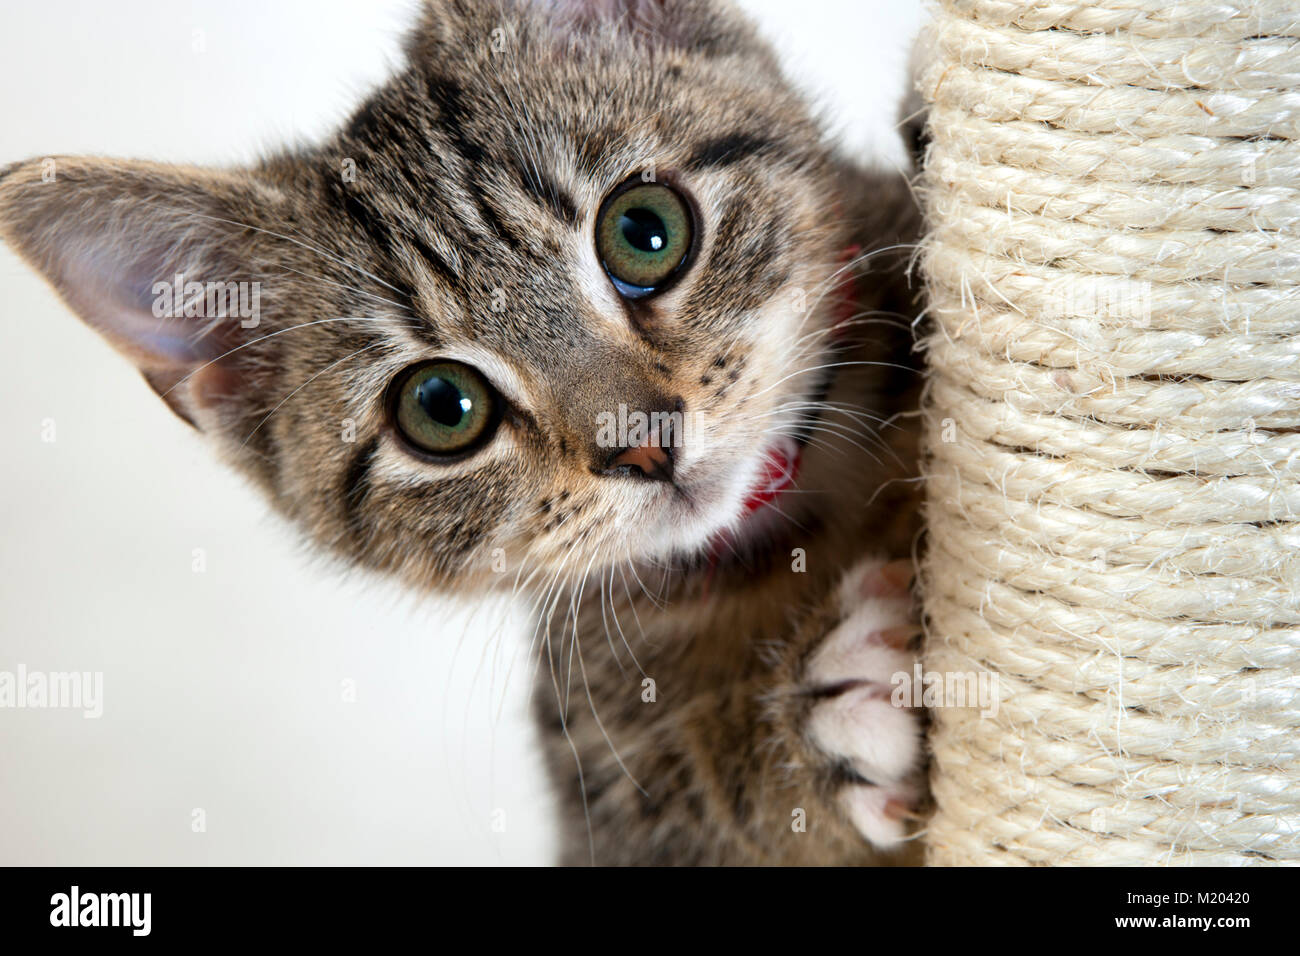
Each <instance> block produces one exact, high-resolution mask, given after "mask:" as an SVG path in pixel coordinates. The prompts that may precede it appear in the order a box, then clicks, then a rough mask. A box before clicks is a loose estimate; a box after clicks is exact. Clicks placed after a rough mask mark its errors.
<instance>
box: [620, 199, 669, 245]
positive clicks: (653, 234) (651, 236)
mask: <svg viewBox="0 0 1300 956" xmlns="http://www.w3.org/2000/svg"><path fill="white" fill-rule="evenodd" d="M618 227H619V229H620V230H621V231H622V233H623V238H624V239H626V240H627V243H628V245H630V246H631V247H632V248H633V249H639V250H641V251H642V252H662V251H663V248H664V246H666V245H668V227H667V226H665V225H664V221H663V220H662V219H660V218H659V217H658V216H657V215H655V214H654V213H653V212H651V211H650V210H649V209H643V208H641V207H639V206H638V207H636V208H634V209H629V210H627V211H626V212H624V213H623V215H622V216H621V217H619V220H618Z"/></svg>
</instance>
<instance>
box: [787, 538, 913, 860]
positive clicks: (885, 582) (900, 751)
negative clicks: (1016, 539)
mask: <svg viewBox="0 0 1300 956" xmlns="http://www.w3.org/2000/svg"><path fill="white" fill-rule="evenodd" d="M911 577H912V567H911V562H910V561H897V562H892V563H886V562H883V561H877V560H867V561H862V562H859V563H858V564H857V565H856V566H855V567H854V568H853V569H852V570H851V571H850V572H849V573H848V574H847V575H845V577H844V580H843V581H842V583H841V585H840V589H839V595H838V599H839V602H840V609H841V612H842V614H843V618H842V620H841V623H840V624H839V625H838V626H837V627H836V628H835V629H834V630H832V631H831V632H830V633H829V634H828V635H827V636H826V638H825V640H824V641H823V642H822V644H821V645H820V646H819V647H818V648H817V649H816V650H815V651H814V652H813V653H812V654H811V656H810V657H809V658H808V660H807V663H806V665H805V668H804V673H803V678H804V681H805V682H806V683H807V685H808V687H809V690H810V692H811V693H812V694H813V696H814V697H815V698H816V699H817V701H818V703H817V704H816V705H815V706H814V707H813V708H812V711H811V713H810V714H809V717H808V722H807V726H806V733H807V735H808V737H809V738H810V740H811V742H812V743H813V745H814V746H815V747H816V748H817V749H818V750H820V751H821V752H822V753H824V754H825V755H826V756H827V757H828V758H830V759H831V760H832V761H834V762H836V763H837V764H839V765H842V766H843V767H844V768H845V769H846V770H847V771H848V773H847V774H846V776H847V777H848V778H849V779H848V782H846V783H845V784H844V785H843V787H842V789H841V790H840V792H839V794H838V797H837V800H838V803H839V805H840V808H841V809H842V810H843V811H844V813H845V815H846V816H847V817H848V818H849V820H850V821H852V823H853V825H854V826H855V827H856V828H857V830H858V832H860V833H861V834H862V835H863V836H864V837H866V839H867V840H868V841H870V842H871V843H872V844H874V845H875V846H877V847H880V848H882V849H885V848H889V847H893V846H896V845H897V844H898V843H899V842H900V841H902V840H903V838H904V837H905V836H906V835H907V826H908V821H909V819H911V818H912V817H913V816H914V814H915V809H916V806H917V803H918V802H919V800H920V797H921V793H922V784H921V781H920V771H921V753H922V725H921V718H922V713H921V711H920V710H917V709H911V708H909V707H905V706H901V704H902V703H904V702H908V703H910V696H909V697H907V698H904V697H903V694H902V691H901V690H900V688H902V687H908V686H910V682H911V681H912V677H913V665H914V662H915V656H914V654H913V653H912V652H911V651H910V650H909V649H908V648H909V647H910V645H911V642H912V640H913V639H914V638H915V637H916V636H917V635H918V634H919V633H920V628H919V626H918V624H917V621H916V619H915V617H914V615H913V603H912V598H911V595H910V593H909V585H910V582H911Z"/></svg>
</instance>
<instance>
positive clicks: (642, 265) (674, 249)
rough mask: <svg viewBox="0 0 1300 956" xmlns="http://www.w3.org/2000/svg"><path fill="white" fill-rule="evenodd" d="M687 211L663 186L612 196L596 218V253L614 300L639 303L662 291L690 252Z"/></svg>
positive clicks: (636, 186) (635, 186)
mask: <svg viewBox="0 0 1300 956" xmlns="http://www.w3.org/2000/svg"><path fill="white" fill-rule="evenodd" d="M691 219H692V217H691V210H690V207H689V206H688V205H687V204H686V200H684V199H683V198H682V197H681V196H679V195H678V194H677V192H676V191H675V190H673V189H671V188H670V187H668V186H665V185H663V184H662V183H641V182H639V181H637V180H633V181H632V183H631V184H630V185H627V186H624V187H622V188H620V189H617V190H615V191H614V192H613V193H611V194H610V196H609V198H608V199H606V200H605V202H604V203H603V204H602V205H601V207H600V213H599V215H597V217H596V252H597V254H598V255H599V256H600V264H601V266H602V267H603V268H604V269H605V274H606V275H608V276H609V278H610V281H611V282H613V283H614V288H616V289H618V291H619V294H620V295H622V296H623V297H624V298H628V299H643V298H645V297H646V296H650V295H654V294H655V293H656V292H661V291H663V289H664V288H666V287H667V286H668V284H669V283H670V281H671V280H672V279H673V278H674V276H675V275H676V274H677V272H678V270H680V269H681V267H682V265H683V263H684V262H685V261H686V258H687V255H688V253H689V252H690V250H691V243H692V241H693V239H694V226H693V224H692V221H691Z"/></svg>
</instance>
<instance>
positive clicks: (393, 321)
mask: <svg viewBox="0 0 1300 956" xmlns="http://www.w3.org/2000/svg"><path fill="white" fill-rule="evenodd" d="M407 52H408V65H407V66H406V67H405V68H404V69H403V70H402V71H401V72H400V73H399V74H398V75H397V76H396V77H395V78H393V79H392V80H391V81H390V82H388V83H387V85H385V86H384V87H383V88H381V89H380V90H378V91H377V92H376V93H375V94H374V95H373V96H372V97H371V98H370V99H369V100H368V101H367V102H366V103H365V104H363V105H362V107H361V108H360V109H359V110H358V111H357V112H356V114H355V116H354V117H353V118H352V119H351V121H350V122H349V123H348V124H347V125H346V127H345V128H344V129H343V130H342V131H341V132H340V133H339V134H338V135H337V136H335V137H334V138H333V139H332V140H330V141H329V142H327V143H325V144H323V145H321V146H318V147H315V148H311V149H308V150H305V151H296V152H289V153H285V154H283V155H278V156H274V157H272V158H270V159H268V160H266V161H265V162H262V163H260V164H258V165H256V166H253V167H251V168H247V169H236V170H201V169H194V168H182V167H174V166H162V165H156V164H149V163H136V162H117V161H109V160H100V159H76V158H67V159H56V160H54V161H48V160H47V161H44V162H41V161H34V162H31V163H27V164H20V165H17V166H13V167H9V168H8V169H7V170H5V171H4V173H3V179H0V233H2V234H3V235H4V237H5V238H6V239H7V240H8V241H9V242H10V243H11V244H12V246H13V247H14V248H15V249H16V250H17V251H18V252H19V253H20V254H22V255H23V256H24V257H25V258H27V259H28V260H29V261H30V262H31V263H33V264H34V265H35V266H36V267H37V268H38V269H40V270H41V271H43V272H44V273H45V274H46V276H47V277H48V278H49V279H50V281H51V282H52V283H53V284H54V286H55V287H56V288H57V289H58V290H59V292H60V293H61V294H62V295H63V297H64V298H65V299H66V300H67V302H68V303H69V304H70V305H71V306H72V308H73V309H75V310H76V311H77V312H78V313H79V314H80V315H81V316H82V317H83V318H85V319H86V320H87V321H88V322H89V323H90V324H91V325H92V326H94V327H95V328H96V329H97V330H99V331H100V332H101V333H103V334H104V335H105V336H106V337H107V338H108V339H109V340H110V341H111V342H112V343H113V344H114V345H115V346H117V347H118V348H119V349H120V350H121V351H123V352H124V353H125V354H127V355H128V356H130V357H131V358H132V359H133V360H134V361H135V362H136V363H137V364H138V366H139V367H140V369H141V370H142V371H143V373H144V375H145V377H146V379H147V380H148V381H149V383H150V384H151V385H152V386H153V387H154V388H155V390H157V391H158V392H159V393H160V394H162V395H163V397H164V398H165V399H166V400H167V402H168V403H169V404H170V405H171V406H172V407H173V408H174V409H175V410H176V411H178V412H179V413H180V414H181V415H182V416H184V417H186V418H187V419H189V420H190V421H191V422H192V423H194V424H195V425H196V426H197V427H198V428H200V429H201V430H202V431H204V432H205V433H208V434H209V435H210V436H211V437H212V438H213V439H214V440H215V441H216V442H217V443H218V444H219V445H220V446H221V447H222V448H223V449H224V451H225V453H226V456H227V457H228V458H229V459H230V460H231V461H232V462H233V463H234V464H235V465H236V466H237V467H239V468H241V469H242V470H244V471H245V472H247V473H248V474H249V475H251V476H252V477H253V478H255V479H256V480H257V481H258V482H259V483H260V484H261V485H262V486H264V487H265V489H266V490H267V491H268V493H269V494H270V495H271V497H272V499H273V500H274V501H275V502H276V504H277V505H278V506H279V507H280V508H281V509H282V510H283V511H284V512H286V513H287V514H288V515H289V516H290V517H291V518H293V519H294V520H295V521H296V522H298V523H299V524H300V525H302V526H303V527H304V528H305V529H307V530H308V531H309V532H310V533H311V534H312V535H313V536H314V537H315V538H317V539H318V540H319V541H321V542H323V543H324V544H326V545H327V546H329V547H331V548H332V549H334V550H335V551H336V552H337V553H341V554H343V555H345V556H347V557H350V558H353V559H355V560H357V561H359V562H360V563H362V564H365V565H368V566H371V567H377V568H381V569H385V570H389V571H392V572H396V573H399V574H401V575H403V576H405V577H406V578H407V579H409V580H411V581H413V582H415V583H417V584H419V585H423V586H447V585H449V584H456V583H461V584H465V585H469V584H471V583H473V582H474V581H475V580H480V581H481V580H483V579H489V580H490V579H491V578H492V571H493V570H497V571H499V570H501V569H502V567H505V568H507V569H509V570H510V571H511V572H512V573H511V574H510V575H507V576H504V577H505V578H506V579H509V580H513V578H514V574H513V571H514V570H515V569H517V568H525V569H529V570H532V569H537V570H538V571H539V572H540V573H541V574H542V575H543V576H545V575H547V574H548V573H549V572H551V571H557V570H564V569H567V570H570V571H572V570H575V569H576V570H578V571H582V570H588V569H589V570H593V571H594V570H597V569H599V568H601V567H604V566H606V565H608V564H610V563H613V562H617V561H622V560H624V559H627V558H633V559H663V558H667V557H669V556H671V555H674V554H677V555H680V554H683V553H686V554H690V553H699V552H700V551H701V550H702V549H704V548H706V547H707V546H708V544H709V542H710V541H711V540H714V539H715V538H716V536H718V535H719V534H720V533H721V532H724V531H725V530H726V529H728V528H731V527H733V526H735V525H736V523H737V522H738V521H740V519H741V517H742V515H743V513H744V512H745V510H746V507H747V501H752V499H753V497H754V494H755V491H756V486H759V485H761V484H762V482H763V481H764V480H765V476H768V477H770V475H769V474H768V473H769V472H770V471H771V469H772V468H773V466H774V463H776V464H780V463H782V462H786V461H788V460H789V458H790V453H789V451H788V449H787V444H788V442H789V438H788V435H789V434H790V432H791V431H792V430H793V429H794V427H795V423H796V422H797V419H798V406H799V403H800V402H801V401H804V400H806V399H807V398H808V397H809V396H810V395H811V394H812V393H813V391H814V389H815V388H816V387H817V385H818V384H819V383H818V381H817V379H818V375H817V374H816V373H813V372H808V373H805V372H803V371H802V370H804V369H807V368H811V367H815V366H818V365H822V364H824V355H825V353H824V351H823V350H824V349H825V348H826V345H827V339H828V336H827V335H825V334H824V333H825V331H826V329H827V327H828V326H829V324H830V317H829V309H828V308H827V307H826V306H825V305H823V304H819V302H820V301H821V300H820V296H821V295H822V294H823V293H826V292H828V291H830V287H831V286H832V285H833V284H834V280H833V273H834V272H835V269H836V266H837V265H838V264H839V261H840V255H841V247H842V246H843V245H844V243H845V241H846V240H845V233H844V232H843V226H842V225H840V223H841V221H842V216H841V214H840V210H839V208H838V198H837V196H836V194H835V188H836V185H835V184H836V177H835V173H834V169H835V164H834V162H833V160H832V158H831V156H830V154H829V152H828V151H827V148H826V147H825V146H823V145H822V137H821V132H820V130H819V129H818V127H817V125H816V124H815V123H814V122H813V120H812V118H811V117H810V115H809V113H808V111H807V109H806V107H805V105H804V104H803V102H802V101H801V100H800V98H799V97H798V96H797V95H796V94H795V93H794V92H793V91H792V90H791V88H790V87H789V86H787V84H786V83H785V81H784V80H783V79H782V77H781V75H780V73H779V70H778V68H777V67H776V65H775V62H774V59H773V57H772V55H771V53H770V52H769V51H768V49H767V48H766V47H765V46H764V45H763V44H762V43H761V42H760V41H759V40H758V39H757V37H756V36H755V34H754V32H753V31H752V29H751V27H750V26H749V24H748V23H747V22H746V21H745V20H744V19H743V18H742V17H741V16H740V15H739V14H738V13H737V12H736V11H735V10H734V9H732V8H731V7H730V6H729V5H726V4H724V3H722V2H717V0H550V2H545V0H481V2H471V0H433V2H430V3H429V4H428V7H427V9H426V11H425V14H424V17H423V21H422V23H421V25H420V26H419V28H418V29H417V30H416V31H415V32H414V34H413V35H412V36H411V38H410V40H409V42H408V46H407ZM637 413H641V415H638V414H637ZM655 413H659V417H658V418H657V419H656V418H654V417H653V416H654V414H655ZM643 425H644V426H647V427H640V426H643ZM655 425H658V426H659V427H658V428H657V429H656V428H655V427H654V426H655ZM656 440H658V441H659V442H660V445H661V446H663V445H667V446H669V447H656V446H655V442H656ZM498 549H499V550H498ZM501 579H502V576H498V577H497V580H501Z"/></svg>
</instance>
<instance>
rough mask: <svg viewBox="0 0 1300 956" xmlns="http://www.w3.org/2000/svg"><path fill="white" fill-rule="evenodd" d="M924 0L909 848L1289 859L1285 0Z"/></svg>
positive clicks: (1293, 451) (1298, 245) (1146, 859)
mask: <svg viewBox="0 0 1300 956" xmlns="http://www.w3.org/2000/svg"><path fill="white" fill-rule="evenodd" d="M934 12H935V20H934V23H933V25H932V27H931V28H930V30H929V34H928V41H929V42H928V44H927V46H928V51H929V53H928V59H927V62H926V66H925V69H924V70H923V73H922V78H921V84H920V85H921V89H922V92H923V94H924V95H925V97H926V98H927V100H928V101H929V103H930V104H931V114H930V132H931V135H932V146H931V150H930V153H929V157H928V161H927V165H926V171H925V174H924V178H923V195H924V198H925V201H926V207H927V214H928V219H929V228H930V234H929V237H928V239H927V241H926V245H925V249H924V257H923V264H924V269H925V273H926V277H927V281H928V283H929V294H930V300H931V315H932V318H933V326H932V331H931V334H930V336H929V339H928V341H927V348H928V355H929V362H930V380H929V385H928V392H927V398H926V406H925V408H926V412H925V414H926V432H927V436H926V442H927V454H928V463H927V472H928V501H927V505H926V508H927V522H928V529H929V535H928V556H927V558H926V561H925V564H924V567H923V571H922V584H923V588H924V594H925V601H926V612H927V622H928V624H927V634H928V637H927V642H928V643H927V652H926V658H925V667H926V670H927V672H929V673H930V674H937V675H939V676H940V678H941V679H943V680H944V681H946V684H947V686H948V687H949V688H951V687H952V686H953V682H954V681H956V680H959V679H960V678H959V677H958V676H957V675H978V674H980V673H981V672H983V673H986V674H994V675H996V696H997V701H996V704H997V706H996V713H991V712H990V711H991V710H992V708H990V707H988V706H985V709H984V712H983V713H984V716H981V711H980V710H979V709H977V708H969V707H966V708H961V707H945V706H940V707H936V708H935V709H934V710H933V717H934V724H933V728H932V731H931V745H932V749H933V770H932V783H933V789H934V796H935V801H936V807H937V809H936V815H935V817H934V820H933V822H932V825H931V826H930V828H929V831H928V835H927V838H926V839H927V845H928V847H929V859H930V862H931V863H933V864H939V865H948V864H998V863H1012V864H1230V865H1231V864H1243V863H1255V862H1274V861H1279V862H1280V861H1291V862H1295V861H1297V860H1300V232H1298V231H1297V224H1298V223H1300V6H1297V5H1296V2H1295V0H1254V2H1249V0H1238V2H1235V3H1234V2H1222V0H1216V2H1210V0H1077V2H1055V0H1037V2H1029V0H944V2H942V3H941V4H939V5H938V7H937V9H936V10H935V11H934ZM968 686H973V685H968ZM981 703H982V704H985V705H987V703H988V702H986V701H982V702H981Z"/></svg>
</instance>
